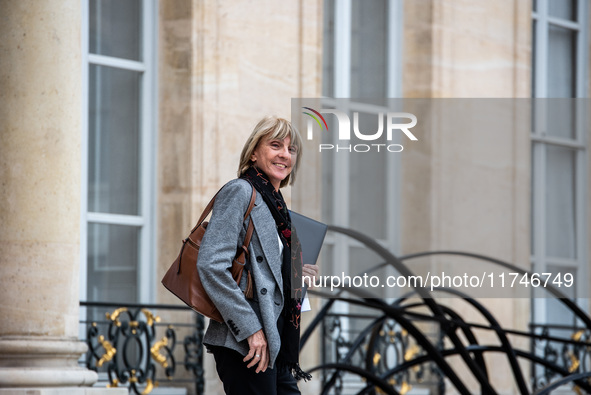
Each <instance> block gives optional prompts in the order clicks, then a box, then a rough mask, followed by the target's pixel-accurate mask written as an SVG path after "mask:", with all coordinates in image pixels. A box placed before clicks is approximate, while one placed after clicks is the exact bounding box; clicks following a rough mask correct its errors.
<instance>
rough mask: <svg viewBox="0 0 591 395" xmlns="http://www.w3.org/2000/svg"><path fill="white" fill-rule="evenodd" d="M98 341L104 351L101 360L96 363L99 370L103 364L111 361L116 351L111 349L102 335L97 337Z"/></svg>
mask: <svg viewBox="0 0 591 395" xmlns="http://www.w3.org/2000/svg"><path fill="white" fill-rule="evenodd" d="M98 341H99V343H100V344H101V346H103V348H104V349H105V353H104V354H103V356H102V357H101V359H99V360H98V361H97V363H96V366H98V367H99V368H100V367H101V366H103V364H104V363H105V362H109V361H111V360H112V359H113V357H114V356H115V354H117V349H116V348H115V347H113V345H112V344H111V342H110V341H108V340H106V339H105V337H104V336H103V335H100V336H99V338H98Z"/></svg>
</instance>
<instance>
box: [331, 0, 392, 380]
mask: <svg viewBox="0 0 591 395" xmlns="http://www.w3.org/2000/svg"><path fill="white" fill-rule="evenodd" d="M323 37H324V43H323V46H324V50H323V56H324V59H323V73H322V78H323V96H324V97H325V98H350V99H351V100H349V101H348V104H347V108H341V107H340V105H339V104H336V105H337V106H339V110H343V111H345V112H347V113H348V114H349V115H350V119H351V120H352V121H353V112H358V113H359V114H360V124H363V125H364V126H366V127H367V129H366V130H377V129H372V127H376V128H377V126H376V125H375V123H376V122H377V119H378V114H379V113H380V112H384V107H383V103H385V100H384V99H386V98H394V97H400V96H401V92H402V89H401V81H402V77H401V71H400V70H401V52H402V49H401V42H402V39H401V38H402V1H401V0H390V1H388V0H373V1H363V0H336V1H335V0H325V1H324V33H323ZM361 99H367V100H361ZM376 99H377V100H376ZM322 102H323V106H324V105H326V104H328V105H331V100H323V101H322ZM362 102H364V103H362ZM367 102H374V103H378V105H367ZM339 103H342V101H340V102H339ZM380 105H382V107H380ZM326 118H327V122H329V128H330V130H336V125H333V124H331V122H334V121H335V119H333V117H332V116H327V117H326ZM322 136H323V143H332V144H338V141H333V140H331V139H336V138H337V134H336V133H332V134H328V133H325V134H323V135H322ZM327 139H328V140H327ZM376 142H377V141H376ZM379 142H380V143H381V141H379ZM398 169H399V166H398V155H396V154H384V152H381V153H375V154H374V153H355V152H323V153H322V172H323V173H322V215H323V221H324V222H327V223H330V224H334V225H338V226H342V227H346V228H353V229H355V230H358V231H360V232H362V233H365V234H366V235H369V236H370V237H372V238H373V239H375V240H377V241H378V242H380V243H381V244H382V245H384V246H385V247H386V248H387V249H389V250H391V251H393V252H395V253H398V252H399V251H398V250H399V231H398V223H399V222H400V215H399V204H398V202H399V198H398V196H399V193H398V188H399V178H400V175H399V173H398ZM323 254H324V255H323V263H322V264H323V265H327V266H330V267H331V270H325V269H323V271H324V273H327V272H332V273H334V274H338V273H341V272H344V273H345V274H347V275H350V276H353V275H355V274H358V273H362V272H364V271H366V270H367V269H369V268H370V267H373V266H375V265H376V264H378V263H380V262H381V261H380V260H379V257H378V256H377V255H375V254H374V253H372V252H370V251H369V250H367V249H365V248H364V247H363V245H362V244H361V243H359V242H357V241H355V240H353V239H351V238H348V237H345V236H342V235H339V234H336V233H329V234H328V235H327V238H326V240H325V244H324V247H323ZM376 274H379V273H376ZM334 308H335V310H339V311H340V312H342V313H345V314H346V313H351V314H355V313H362V312H361V311H359V310H360V309H359V308H357V307H355V306H350V305H339V304H337V305H335V307H334ZM366 313H367V311H366ZM362 324H363V321H362V320H346V319H345V320H343V321H342V322H341V325H342V328H343V333H344V336H349V335H350V334H351V333H353V334H351V336H355V335H354V333H355V332H356V331H358V330H360V328H357V327H356V326H359V325H362ZM350 331H351V332H350ZM326 351H327V353H328V354H327V355H334V352H335V350H326ZM325 362H328V361H325ZM347 380H348V379H347ZM353 381H354V382H349V383H348V384H347V385H348V386H349V387H350V388H352V387H351V386H356V385H362V383H361V382H358V381H357V379H353Z"/></svg>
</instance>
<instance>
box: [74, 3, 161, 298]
mask: <svg viewBox="0 0 591 395" xmlns="http://www.w3.org/2000/svg"><path fill="white" fill-rule="evenodd" d="M83 10H84V15H83V21H84V24H83V26H84V28H83V30H84V33H85V35H84V37H83V50H84V54H85V60H84V61H85V68H84V69H85V78H84V89H85V96H86V100H87V101H86V103H85V109H84V113H85V122H84V123H85V125H84V130H83V147H82V150H83V153H82V155H83V165H84V170H83V173H84V176H85V177H84V180H83V191H82V195H83V216H82V217H83V222H82V235H81V246H82V252H81V254H82V258H81V259H82V264H81V291H80V298H81V299H82V300H88V301H105V302H115V301H116V302H149V301H150V299H151V296H152V293H153V292H152V289H151V287H152V284H153V283H154V281H153V277H152V276H153V273H154V265H153V260H154V250H153V245H154V242H153V241H154V240H153V239H154V238H153V229H154V224H153V218H154V213H153V210H154V201H153V199H154V198H153V195H154V193H153V190H154V188H153V187H154V174H155V172H154V168H153V166H154V159H155V125H156V117H155V116H154V114H155V70H154V65H155V60H154V59H155V53H154V50H155V47H156V45H155V42H156V41H155V40H156V38H155V32H156V31H157V29H156V2H155V1H152V0H124V1H122V0H83Z"/></svg>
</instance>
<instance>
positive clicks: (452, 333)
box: [301, 226, 591, 395]
mask: <svg viewBox="0 0 591 395" xmlns="http://www.w3.org/2000/svg"><path fill="white" fill-rule="evenodd" d="M329 230H331V231H334V232H337V233H342V234H344V235H346V236H349V237H352V238H354V239H356V240H357V241H359V242H361V243H362V244H363V245H364V246H365V247H366V248H369V249H370V250H372V252H374V253H376V254H377V255H378V256H380V257H381V258H382V259H384V263H380V264H378V265H376V267H375V268H374V269H372V270H375V269H376V268H381V267H385V266H391V267H392V268H394V269H395V270H396V271H397V272H398V273H399V274H400V275H402V276H414V273H413V272H412V271H411V270H410V269H409V267H408V266H407V265H406V261H408V260H411V259H414V258H418V257H424V256H430V255H437V254H441V255H450V256H453V255H456V256H463V257H469V258H473V259H477V260H481V261H485V262H487V263H488V264H494V265H497V266H499V267H501V268H504V269H508V270H511V271H512V272H515V273H522V274H523V273H528V272H526V271H524V270H523V269H521V268H519V267H517V266H515V265H512V264H510V263H506V262H503V261H500V260H497V259H494V258H490V257H486V256H482V255H477V254H472V253H463V252H456V251H435V252H424V253H418V254H413V255H408V256H403V257H396V256H394V255H393V254H391V253H390V252H389V251H387V250H386V249H385V248H384V247H382V246H381V245H380V244H378V243H377V242H375V241H374V240H372V239H370V238H369V237H367V236H365V235H363V234H360V233H359V232H356V231H354V230H351V229H344V228H339V227H334V226H330V227H329ZM370 271H371V270H370ZM346 291H347V293H346V294H345V293H344V292H339V293H338V294H327V293H323V292H321V291H315V290H310V291H309V292H310V293H312V294H316V295H319V296H321V297H324V298H326V303H325V305H324V306H323V307H322V309H321V310H320V311H319V313H318V314H317V316H316V317H315V318H314V319H313V320H312V323H311V324H310V325H309V326H308V328H307V329H306V331H305V333H304V334H303V335H302V342H301V345H302V347H304V346H305V344H306V341H307V340H308V339H309V338H310V335H311V333H312V332H313V331H315V330H316V329H317V328H321V330H322V336H321V341H322V342H323V360H322V364H321V365H319V366H316V367H314V368H312V369H307V370H308V371H309V372H314V371H322V372H323V387H322V394H328V393H331V394H341V393H342V392H343V391H344V390H345V389H347V391H348V392H350V391H354V392H355V393H357V394H375V393H395V394H404V393H407V392H408V391H409V389H410V388H411V387H412V386H413V385H414V386H422V387H423V388H425V389H428V390H429V391H430V392H431V393H439V394H443V393H445V391H446V385H449V386H452V387H454V389H455V391H456V392H457V393H460V394H466V395H468V394H471V393H473V392H474V386H473V384H472V385H468V380H467V379H466V378H467V376H468V375H470V376H471V377H470V379H469V380H470V381H472V382H474V381H475V382H476V383H478V386H479V389H478V390H477V391H478V393H482V394H497V393H498V392H497V390H496V389H495V386H496V385H497V383H494V382H493V381H492V380H491V379H490V375H489V374H490V373H489V371H490V368H491V367H490V366H489V365H488V364H489V363H490V361H488V359H487V358H485V356H486V355H487V354H493V353H494V354H500V355H502V356H503V358H504V359H505V361H506V362H507V366H508V367H509V368H510V369H511V372H512V375H513V380H514V383H515V387H516V388H517V389H518V392H519V393H520V394H522V395H529V394H533V393H536V394H538V393H539V394H548V393H550V391H551V390H552V389H554V388H557V387H558V386H559V385H564V384H572V385H573V390H574V391H575V392H576V393H581V394H582V393H591V378H590V377H591V373H589V371H590V370H591V341H590V339H591V317H590V316H589V315H587V314H586V313H585V312H584V311H582V310H581V309H580V307H579V306H577V305H576V304H575V303H574V301H572V300H570V299H568V298H567V297H566V296H565V295H564V294H562V293H561V292H560V291H559V290H557V289H554V288H552V287H548V288H547V291H548V292H550V293H551V294H553V296H554V297H555V298H556V300H558V301H559V302H561V303H562V305H563V307H564V308H565V309H566V310H568V311H570V312H571V313H572V315H573V316H574V317H576V318H577V320H578V322H580V323H581V325H582V326H581V327H579V328H572V327H562V328H556V327H554V328H553V327H551V326H549V325H545V326H540V325H538V326H532V330H530V331H529V332H528V331H523V330H517V329H509V328H503V327H502V326H501V325H500V323H499V322H498V320H497V319H496V318H495V317H494V316H493V314H492V313H491V312H490V311H489V310H488V309H487V308H486V307H485V306H484V305H483V304H482V303H480V302H478V301H476V300H475V299H473V298H471V297H470V296H469V295H466V294H463V293H461V292H459V291H458V290H455V289H447V288H436V289H435V291H436V292H437V293H447V294H452V295H454V296H459V297H460V298H459V299H458V300H462V301H463V303H466V304H467V305H468V306H470V309H471V310H472V311H473V312H474V313H473V314H472V315H471V316H470V320H473V321H469V320H467V319H466V317H463V316H462V314H460V313H459V310H457V308H458V305H457V304H454V305H453V308H452V307H450V306H449V304H447V303H446V304H442V303H439V300H438V298H437V295H435V294H434V293H433V292H431V291H430V290H428V289H426V288H414V290H413V291H412V292H410V293H409V294H408V295H406V296H405V297H402V298H400V299H398V300H396V301H394V302H392V303H386V301H385V300H382V299H378V298H375V297H374V296H371V295H368V293H367V292H364V291H362V290H359V289H355V288H347V289H346ZM345 295H346V296H345ZM337 302H338V303H345V304H348V305H349V306H357V307H356V308H355V309H354V310H355V311H366V312H367V314H366V317H365V321H363V322H365V324H363V325H362V324H360V322H361V318H360V316H359V315H357V316H355V315H349V314H344V313H342V312H341V311H342V309H340V310H337V311H335V310H336V309H334V305H335V303H337ZM346 310H348V311H349V310H351V309H346ZM353 323H354V326H355V327H356V328H355V331H349V333H347V329H351V328H348V327H350V326H353ZM425 325H430V326H432V327H433V328H435V330H434V332H435V333H434V334H431V335H429V334H428V333H427V332H428V331H426V330H425ZM567 331H568V334H567ZM482 332H489V333H491V334H492V335H493V337H494V338H495V341H494V342H493V343H492V344H488V342H490V336H489V337H484V339H486V341H483V340H480V338H481V336H480V334H481V333H482ZM515 337H522V338H529V339H530V340H531V345H532V347H531V349H530V350H524V349H520V348H517V347H515V346H514V342H513V338H515ZM450 357H454V358H455V359H454V360H455V361H458V360H461V361H462V362H463V363H462V373H461V374H460V373H459V370H458V369H457V368H456V366H457V364H453V365H452V364H451V362H450V361H451V360H450ZM497 360H498V361H500V359H497ZM497 360H495V361H497ZM520 360H523V361H529V362H531V366H532V374H531V375H528V374H527V373H526V372H524V371H523V366H525V364H520V363H519V362H520ZM466 368H467V369H466ZM528 376H529V377H530V380H529V382H528V380H526V377H528ZM346 377H349V380H351V379H350V377H354V378H355V377H356V378H357V379H356V381H355V382H354V384H355V385H353V384H351V381H349V386H348V388H346V385H347V384H346V380H347V379H346ZM469 388H470V389H469Z"/></svg>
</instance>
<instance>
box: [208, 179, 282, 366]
mask: <svg viewBox="0 0 591 395" xmlns="http://www.w3.org/2000/svg"><path fill="white" fill-rule="evenodd" d="M251 193H252V187H251V184H250V183H249V182H248V181H245V180H242V179H236V180H232V181H230V182H229V183H227V184H226V185H225V186H224V187H223V188H222V189H221V191H220V192H219V193H218V195H217V197H216V200H215V203H214V206H213V213H212V216H211V220H210V221H209V225H208V226H207V231H206V232H205V236H204V237H203V240H202V243H201V247H200V250H199V264H198V265H197V269H198V270H199V276H200V277H201V281H202V283H203V287H204V288H205V290H206V291H207V293H208V295H209V296H210V298H211V300H212V301H213V303H214V304H215V305H216V307H217V308H218V310H219V311H220V313H221V315H222V317H223V319H224V323H219V322H216V321H213V320H212V321H210V323H209V327H208V328H207V331H206V332H205V336H204V338H203V343H204V344H205V345H214V346H223V347H228V348H231V349H233V350H236V351H238V352H239V353H241V354H242V355H246V354H247V353H248V342H247V341H246V338H247V337H248V336H250V335H252V334H253V333H255V332H257V331H258V330H260V329H263V331H264V333H265V337H266V338H267V346H268V348H269V356H270V360H269V366H270V367H273V366H274V364H275V360H276V358H277V354H278V353H279V348H280V346H281V340H280V338H279V333H278V331H277V320H278V318H279V315H280V314H281V310H282V309H283V292H282V289H283V280H282V277H281V263H282V259H281V256H280V249H279V238H278V235H277V228H276V227H275V220H274V219H273V216H272V215H271V212H270V211H269V208H268V207H267V205H266V204H265V202H264V201H263V198H262V196H261V195H260V194H259V193H257V197H256V200H255V206H254V207H253V209H252V211H251V214H250V218H252V221H253V225H254V232H253V235H252V239H251V242H250V246H249V248H248V250H249V259H250V264H251V267H252V277H253V279H254V283H255V289H254V295H255V297H254V299H253V300H248V301H247V300H246V298H245V297H244V294H243V290H244V288H245V287H246V276H243V277H242V281H241V282H240V288H239V287H238V286H237V285H236V282H235V281H234V280H233V279H232V276H231V274H230V271H229V269H230V267H231V266H232V260H233V259H234V256H235V255H236V249H237V248H238V247H240V246H242V242H243V240H244V237H245V235H246V228H247V226H248V220H246V221H243V219H244V214H245V213H246V210H247V208H248V203H249V202H250V197H251Z"/></svg>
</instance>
